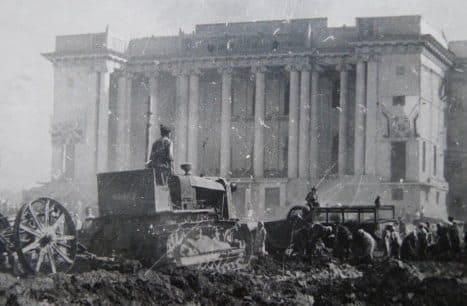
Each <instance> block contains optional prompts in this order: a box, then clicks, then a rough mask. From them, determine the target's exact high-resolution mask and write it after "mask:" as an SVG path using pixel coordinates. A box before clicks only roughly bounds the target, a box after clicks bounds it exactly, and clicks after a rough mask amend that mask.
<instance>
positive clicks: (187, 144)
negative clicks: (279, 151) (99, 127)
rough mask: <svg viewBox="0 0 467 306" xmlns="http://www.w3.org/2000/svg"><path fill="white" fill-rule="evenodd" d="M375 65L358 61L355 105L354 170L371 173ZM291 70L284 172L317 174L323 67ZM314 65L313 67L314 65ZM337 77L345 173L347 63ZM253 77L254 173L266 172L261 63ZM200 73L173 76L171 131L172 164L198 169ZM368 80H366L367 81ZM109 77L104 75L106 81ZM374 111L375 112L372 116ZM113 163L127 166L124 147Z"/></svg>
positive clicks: (226, 167) (153, 79) (153, 124)
mask: <svg viewBox="0 0 467 306" xmlns="http://www.w3.org/2000/svg"><path fill="white" fill-rule="evenodd" d="M376 67H377V66H376V64H370V63H369V64H368V68H367V69H366V70H368V77H367V76H366V71H365V68H366V66H365V63H364V62H359V63H357V65H356V107H355V150H354V152H355V154H354V166H355V167H354V168H355V174H364V173H367V174H373V173H374V172H375V166H376V165H375V164H376V154H375V152H374V151H375V147H374V143H375V142H374V141H365V139H375V137H376V129H375V128H371V129H367V128H366V126H372V127H375V126H376V122H375V121H376V103H370V104H369V105H368V106H367V107H366V113H367V115H366V116H365V115H364V113H365V109H364V108H365V106H364V105H365V104H366V103H365V101H367V100H368V101H376V94H377V92H376V83H375V82H376ZM285 68H286V70H287V71H288V72H289V73H290V88H289V89H290V90H289V93H290V96H289V103H290V105H289V129H288V133H289V134H288V177H289V178H297V177H300V178H306V177H311V178H317V177H318V175H319V171H318V170H319V159H318V156H319V142H318V140H319V116H318V103H319V101H318V98H319V93H318V86H319V84H318V81H319V74H320V72H321V70H320V68H319V66H315V67H311V66H310V65H302V66H297V65H287V66H286V67H285ZM312 68H313V69H312ZM337 69H338V71H339V76H340V95H339V100H340V112H339V148H338V165H337V166H338V169H339V174H341V175H342V174H345V171H346V169H347V161H348V156H347V148H348V143H347V142H348V141H347V126H348V123H347V112H348V107H347V104H348V102H347V96H348V90H347V88H348V71H349V66H348V65H339V66H338V67H337ZM232 71H233V69H232V67H225V68H222V69H219V73H220V75H221V79H222V108H221V135H222V137H221V145H220V175H221V176H224V177H225V176H228V175H229V171H230V160H231V156H230V155H231V142H230V135H231V103H232V96H231V93H232ZM252 72H253V73H254V76H255V86H256V89H255V114H254V129H255V130H254V150H253V169H254V175H255V177H262V176H263V175H264V162H263V160H264V121H265V118H264V115H265V114H264V109H265V73H266V72H267V68H266V67H265V66H254V67H252ZM199 74H200V72H199V71H197V70H193V71H190V72H182V73H178V74H177V75H176V113H177V119H176V130H175V135H176V137H175V139H174V143H175V148H176V152H175V159H176V167H177V168H176V169H178V166H179V165H180V164H181V163H184V162H189V163H191V164H192V165H193V168H194V169H196V168H197V153H198V146H197V142H198V141H197V137H198V133H197V131H198V108H199V98H200V97H199ZM126 78H128V76H126V75H122V76H121V77H120V79H119V86H118V87H119V92H118V101H117V113H118V114H120V116H119V118H118V124H117V126H118V128H117V133H118V135H121V137H120V138H119V144H120V145H121V146H122V147H124V146H129V133H128V131H127V129H128V130H129V114H130V103H125V101H124V100H126V101H129V100H130V99H129V95H131V82H126V81H125V79H126ZM158 78H159V75H158V74H157V73H155V74H152V75H150V77H149V101H150V107H149V111H150V117H149V132H148V133H149V134H148V135H149V142H148V143H149V148H148V149H149V150H150V145H151V144H152V141H154V139H156V138H157V137H158V120H157V95H158V92H159V90H160V88H159V82H158ZM366 79H367V80H368V81H366ZM106 82H107V81H106V80H105V81H104V83H106ZM372 114H374V116H373V115H372ZM118 151H119V152H120V153H118V154H117V164H118V165H123V166H122V167H125V166H124V165H126V163H127V161H128V160H129V156H128V153H125V152H126V151H128V150H126V151H125V150H118Z"/></svg>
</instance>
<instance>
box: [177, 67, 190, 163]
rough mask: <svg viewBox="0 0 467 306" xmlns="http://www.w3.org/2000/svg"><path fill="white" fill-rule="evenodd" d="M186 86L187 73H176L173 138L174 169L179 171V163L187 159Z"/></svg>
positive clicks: (187, 81)
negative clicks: (175, 119) (175, 120)
mask: <svg viewBox="0 0 467 306" xmlns="http://www.w3.org/2000/svg"><path fill="white" fill-rule="evenodd" d="M188 87H189V77H188V75H187V74H186V73H184V72H181V73H178V74H177V94H176V113H177V115H176V116H177V117H176V118H177V122H176V127H175V138H174V151H175V153H174V155H175V171H179V169H180V165H181V164H183V163H185V162H186V161H187V132H188V130H187V127H188Z"/></svg>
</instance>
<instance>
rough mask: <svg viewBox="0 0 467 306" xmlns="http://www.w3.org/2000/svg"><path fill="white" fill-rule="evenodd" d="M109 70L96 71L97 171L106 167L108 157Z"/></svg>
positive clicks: (104, 169) (101, 170)
mask: <svg viewBox="0 0 467 306" xmlns="http://www.w3.org/2000/svg"><path fill="white" fill-rule="evenodd" d="M110 73H111V72H110V71H107V69H105V70H103V71H100V72H98V73H97V76H98V78H99V81H98V83H97V84H98V86H99V88H98V90H97V92H98V93H99V98H98V103H99V106H98V107H99V112H98V123H97V145H96V147H97V160H96V162H97V172H105V171H107V170H108V169H107V167H108V158H109V151H108V148H109V111H110V100H109V90H110Z"/></svg>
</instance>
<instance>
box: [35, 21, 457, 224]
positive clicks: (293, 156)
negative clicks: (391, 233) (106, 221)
mask: <svg viewBox="0 0 467 306" xmlns="http://www.w3.org/2000/svg"><path fill="white" fill-rule="evenodd" d="M44 56H45V57H46V58H47V59H49V60H50V61H51V62H52V63H53V65H54V115H53V120H52V145H53V158H52V160H53V162H52V163H53V164H52V172H53V175H54V176H64V177H68V178H69V179H71V180H73V182H75V184H77V185H78V186H80V187H81V188H83V192H88V193H89V194H95V192H96V190H95V189H96V187H95V185H96V180H95V174H96V173H98V172H105V171H118V170H127V169H136V168H143V167H144V165H145V162H146V160H147V158H148V153H149V150H150V146H151V144H152V142H153V141H154V140H155V139H156V138H157V137H158V136H159V125H160V124H164V125H168V126H170V127H171V128H172V130H173V139H174V145H175V162H176V164H177V167H176V168H179V167H178V166H179V165H180V164H182V163H185V162H189V163H191V164H192V165H193V168H194V172H195V173H197V174H203V175H206V176H223V177H228V178H229V179H230V180H231V181H234V182H237V185H238V186H239V188H238V191H237V192H236V193H235V194H234V200H235V203H236V208H237V211H238V213H239V214H240V215H247V214H248V212H249V211H250V212H251V211H254V213H255V214H256V215H257V216H259V217H261V218H275V217H278V216H280V217H283V216H284V213H285V212H286V211H287V210H288V207H289V206H290V205H296V204H302V203H304V199H305V196H306V193H307V192H308V191H309V189H310V187H311V186H313V185H317V186H318V194H319V196H320V202H321V203H322V205H328V204H329V205H333V204H336V203H341V204H343V205H363V204H366V205H368V204H372V203H373V201H374V199H375V197H376V196H377V195H380V196H381V198H382V202H383V203H385V204H394V205H396V207H397V214H398V215H399V216H402V217H405V216H408V217H413V216H417V215H420V214H424V215H426V216H439V217H445V216H446V214H447V211H446V195H447V192H448V184H447V182H446V180H445V175H444V159H445V152H446V131H447V126H446V125H447V122H446V120H445V113H446V111H445V110H446V105H447V104H446V101H445V100H446V99H445V95H444V93H445V90H444V88H445V86H446V79H447V73H448V71H449V70H450V67H452V65H453V63H454V60H455V55H454V53H453V52H452V51H450V50H449V48H448V45H447V42H445V40H444V39H443V37H442V35H439V34H438V33H437V32H436V31H434V30H433V29H431V28H430V27H429V26H427V25H426V23H424V21H423V20H422V18H421V17H420V16H398V17H377V18H357V19H356V25H355V26H352V27H346V26H344V27H337V28H333V27H328V26H327V20H326V19H325V18H314V19H297V20H288V21H282V20H281V21H261V22H245V23H225V24H207V25H197V26H196V28H195V30H194V31H193V33H190V34H186V33H183V32H180V33H179V34H178V35H176V36H169V37H154V36H151V37H145V38H140V39H134V40H131V41H129V42H128V43H126V42H125V41H123V40H119V39H116V38H114V37H113V36H112V35H110V34H109V33H108V31H106V32H105V33H94V34H83V35H67V36H58V37H57V38H56V48H55V51H54V52H52V53H47V54H44Z"/></svg>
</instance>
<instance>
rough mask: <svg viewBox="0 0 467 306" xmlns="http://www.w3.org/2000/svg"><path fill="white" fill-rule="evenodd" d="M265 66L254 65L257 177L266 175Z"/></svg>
mask: <svg viewBox="0 0 467 306" xmlns="http://www.w3.org/2000/svg"><path fill="white" fill-rule="evenodd" d="M266 70H267V68H266V67H264V66H254V67H252V71H253V73H254V74H255V83H256V84H255V86H256V87H255V123H254V126H255V141H254V148H253V171H254V175H255V177H263V176H264V94H265V75H264V74H265V73H266Z"/></svg>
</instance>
